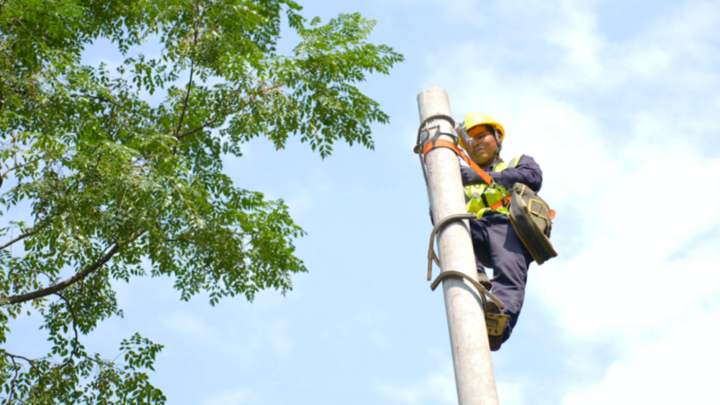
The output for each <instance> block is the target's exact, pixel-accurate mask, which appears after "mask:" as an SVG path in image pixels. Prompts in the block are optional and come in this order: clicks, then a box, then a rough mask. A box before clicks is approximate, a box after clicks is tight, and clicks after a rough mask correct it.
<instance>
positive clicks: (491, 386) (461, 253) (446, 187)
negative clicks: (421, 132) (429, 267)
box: [418, 87, 498, 405]
mask: <svg viewBox="0 0 720 405" xmlns="http://www.w3.org/2000/svg"><path fill="white" fill-rule="evenodd" d="M418 110H419V112H420V122H423V121H425V120H426V119H427V118H429V117H432V116H436V115H445V116H451V112H450V101H449V100H448V94H447V92H446V91H445V90H443V89H441V88H438V87H433V88H430V89H427V90H425V91H423V92H422V93H420V94H418ZM451 125H452V124H451V122H450V121H449V120H447V119H444V118H436V119H433V120H432V121H429V122H428V128H430V131H429V132H430V137H433V136H434V135H436V134H437V132H438V131H440V127H439V126H442V127H444V128H447V127H449V126H451ZM433 127H435V128H433ZM442 132H446V131H442ZM440 139H446V140H450V141H452V137H450V136H445V135H442V136H441V137H440ZM425 162H426V166H427V175H428V194H429V198H430V204H431V206H432V215H433V219H434V221H435V223H436V224H437V223H438V222H439V221H440V220H441V219H443V218H445V217H447V216H448V215H451V214H459V213H464V212H466V211H465V199H464V197H463V195H464V194H463V186H462V180H461V178H460V170H459V164H458V158H457V155H455V153H454V152H453V151H452V150H450V149H448V148H436V149H432V150H431V151H429V152H428V153H427V155H426V156H425ZM437 240H438V256H439V259H440V265H441V268H442V271H443V272H445V271H450V270H455V271H459V272H462V273H465V274H467V275H469V276H471V277H472V278H473V279H475V280H477V279H478V276H477V269H476V267H475V256H474V253H473V247H472V242H471V240H470V227H469V225H468V222H467V220H465V221H462V222H460V221H455V222H451V223H450V224H448V225H447V226H446V227H445V228H444V229H443V230H441V231H440V232H439V234H438V239H437ZM442 283H443V294H444V296H445V310H446V311H447V319H448V329H449V330H450V343H451V346H452V355H453V365H454V366H455V383H456V384H457V392H458V402H459V404H460V405H479V404H482V405H497V404H498V397H497V388H496V386H495V375H494V373H493V366H492V358H491V357H490V347H489V344H488V336H487V330H486V328H485V317H484V314H483V310H482V307H481V301H480V295H479V292H478V291H477V290H476V289H475V287H473V286H472V285H470V283H468V282H466V281H464V280H462V279H460V278H447V279H445V280H444V281H443V282H442Z"/></svg>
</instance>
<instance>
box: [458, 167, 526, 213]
mask: <svg viewBox="0 0 720 405" xmlns="http://www.w3.org/2000/svg"><path fill="white" fill-rule="evenodd" d="M521 158H522V156H520V157H517V158H515V159H512V160H511V161H510V163H509V164H508V163H506V162H499V163H498V164H496V165H495V167H493V169H492V171H493V172H501V171H503V170H505V169H507V168H508V167H516V166H517V165H518V163H519V162H520V159H521ZM508 195H510V194H509V193H508V191H507V190H505V187H503V186H501V185H499V184H495V183H493V184H492V185H490V186H488V185H487V184H485V183H481V184H469V185H467V186H465V202H466V203H467V205H466V208H467V212H468V213H476V214H477V217H478V218H480V217H482V216H483V215H485V213H486V212H488V211H495V212H499V213H501V214H505V215H507V213H508V209H507V207H505V206H501V207H499V208H497V209H495V210H493V209H491V208H490V207H492V206H493V205H495V204H497V203H498V202H500V201H502V200H503V199H505V197H507V196H508Z"/></svg>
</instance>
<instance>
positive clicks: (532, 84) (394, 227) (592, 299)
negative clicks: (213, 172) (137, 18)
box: [8, 0, 720, 405]
mask: <svg viewBox="0 0 720 405" xmlns="http://www.w3.org/2000/svg"><path fill="white" fill-rule="evenodd" d="M302 4H303V5H304V6H305V11H304V14H305V15H306V16H307V17H312V16H315V15H319V16H321V17H322V18H323V19H324V20H327V19H328V18H331V17H333V16H336V15H337V14H338V13H341V12H354V11H360V12H361V13H362V14H363V15H364V16H366V17H368V18H373V19H376V20H377V22H378V25H377V28H376V30H375V32H374V34H373V37H372V40H373V42H376V43H385V44H388V45H390V46H393V47H394V48H395V49H396V50H397V51H399V52H401V53H403V54H404V55H405V56H406V58H407V61H406V62H405V63H403V64H401V65H399V66H398V67H397V68H395V69H394V70H393V71H392V74H391V76H388V77H385V76H382V77H381V76H373V77H371V78H370V80H369V81H368V83H366V84H363V85H362V88H363V90H364V91H365V92H366V94H368V95H369V96H371V97H373V98H374V99H376V100H378V101H379V102H380V103H381V105H382V106H383V108H384V110H385V111H386V112H387V113H388V114H390V116H391V119H392V122H391V124H390V125H385V126H377V127H376V128H375V132H374V138H375V141H376V150H375V151H368V150H363V149H359V148H352V149H351V148H349V147H340V146H338V147H337V148H336V149H335V153H334V155H333V156H332V157H331V158H329V159H326V160H325V161H322V160H321V159H320V157H319V156H317V155H315V154H313V153H312V152H311V151H310V150H309V147H308V146H307V145H303V144H300V143H299V142H297V141H294V142H291V144H290V145H289V146H288V148H287V149H286V150H282V151H275V150H274V149H273V147H272V145H271V144H270V143H269V142H266V141H264V140H255V141H253V142H251V143H250V144H248V145H246V146H245V148H244V153H245V156H244V157H243V158H242V159H227V160H226V171H227V172H228V173H230V174H231V175H232V176H233V178H234V179H235V181H236V184H238V185H239V186H241V187H244V188H247V189H250V190H258V191H263V192H265V193H266V194H267V196H269V197H271V198H283V199H285V200H286V202H287V203H288V205H289V206H290V208H291V212H292V214H293V216H294V218H295V219H296V221H297V222H299V223H300V224H301V225H302V226H303V227H304V228H305V229H306V231H308V233H309V234H308V236H307V237H305V238H302V239H301V240H299V241H298V242H297V245H298V255H299V256H300V257H301V258H302V259H304V260H305V262H306V264H307V266H308V268H309V269H310V272H309V273H308V274H302V275H299V276H296V277H295V278H294V285H295V288H294V291H292V292H290V293H289V294H287V296H285V297H283V296H281V295H280V294H279V293H277V292H274V291H269V292H264V293H261V294H260V295H259V296H258V297H257V299H256V300H255V302H253V303H247V302H245V301H243V300H242V299H241V298H238V299H226V300H224V301H222V302H221V303H220V304H219V305H218V306H216V307H214V308H213V307H210V306H209V304H208V303H207V299H206V298H205V297H196V298H194V299H193V300H192V301H191V302H189V303H185V302H181V301H180V300H179V294H178V293H177V292H176V291H174V290H173V289H172V283H173V280H169V279H139V280H138V279H136V280H133V281H132V282H131V283H130V284H124V283H117V285H116V288H117V289H118V291H119V300H120V305H121V306H122V307H123V308H124V309H125V318H124V319H112V320H110V321H108V322H105V323H104V324H103V325H101V326H100V327H99V328H98V330H97V331H95V332H94V333H93V334H92V335H90V336H88V337H86V338H85V343H86V346H87V348H88V349H89V350H96V351H101V352H102V353H104V354H105V356H106V357H108V358H112V357H113V356H114V355H116V354H117V353H118V352H117V347H118V345H119V342H120V340H122V339H123V338H127V337H129V336H131V335H132V334H133V333H134V332H136V331H139V332H141V333H142V334H143V335H144V336H146V337H148V338H150V339H152V340H154V341H156V342H160V343H163V344H164V345H165V349H164V350H163V352H162V354H161V355H160V356H159V358H158V361H157V364H156V370H157V372H156V373H152V376H151V378H152V380H153V382H154V383H155V384H156V385H157V386H159V387H160V388H162V389H163V391H164V392H165V394H166V395H167V396H168V399H169V403H170V404H202V405H245V404H248V405H249V404H253V405H254V404H337V403H343V404H370V403H372V404H398V405H405V404H407V405H420V404H453V403H456V402H457V398H456V393H455V384H454V376H453V369H452V361H451V354H450V347H449V338H448V334H447V323H446V319H445V310H444V304H443V299H442V293H441V292H440V291H436V292H435V293H432V292H431V291H430V288H429V283H427V282H426V281H425V266H426V262H425V260H426V251H425V249H426V246H427V237H428V235H429V232H430V230H431V225H430V223H429V220H428V215H427V196H426V193H425V187H424V184H423V179H422V174H421V172H420V168H419V164H418V161H417V157H416V156H415V155H414V154H413V153H412V146H413V143H414V141H415V135H416V130H417V126H418V123H419V122H418V115H417V103H416V96H417V94H418V93H419V92H420V91H422V90H424V89H426V88H429V87H432V86H439V87H442V88H444V89H446V90H447V91H448V93H449V95H450V102H451V107H452V110H453V115H454V117H455V118H456V119H461V118H462V117H463V116H464V114H465V113H466V112H469V111H484V112H487V113H490V114H491V115H493V116H494V117H495V118H496V119H498V120H499V121H500V122H501V123H502V124H503V125H504V126H505V129H506V132H507V137H506V143H505V146H504V149H503V155H504V156H505V157H506V158H510V157H514V156H518V155H520V154H528V155H531V156H533V157H534V158H535V159H536V160H537V161H538V163H539V164H540V165H541V167H542V168H543V171H544V179H545V180H544V185H543V189H542V192H541V195H542V196H543V197H544V198H545V199H546V200H547V201H548V202H549V203H550V204H551V205H552V206H553V208H555V209H556V210H557V212H558V216H557V218H556V221H555V227H554V229H553V242H554V244H555V246H556V249H557V250H558V252H559V253H560V257H559V258H556V259H553V260H551V261H550V262H548V263H546V264H544V265H543V266H542V267H539V266H537V265H535V264H533V265H532V267H531V269H530V275H529V284H528V291H527V297H526V301H525V307H524V309H523V313H522V315H521V317H520V321H519V324H518V327H517V328H516V329H515V331H514V333H513V337H512V339H511V340H510V341H508V342H507V343H506V344H505V345H504V346H503V348H502V350H501V351H499V352H496V353H494V354H493V362H494V367H495V372H496V379H497V382H498V389H499V395H500V402H501V403H502V404H503V405H510V404H513V405H515V404H517V405H519V404H565V405H574V404H583V405H587V404H601V403H602V404H604V403H660V404H664V403H693V404H716V403H718V402H719V401H720V393H719V392H718V391H717V388H716V384H717V383H716V381H717V380H718V378H719V377H720V370H718V366H717V364H719V363H720V345H718V344H717V342H718V341H720V265H719V264H718V263H719V262H720V248H719V247H720V213H719V210H717V208H716V207H717V206H718V201H720V188H719V187H717V185H718V184H720V137H719V136H718V135H719V134H720V120H719V119H718V117H720V73H719V72H720V30H718V29H717V27H718V26H720V3H718V2H702V1H676V2H658V1H646V0H641V1H633V2H620V1H570V0H546V1H543V2H539V1H529V0H527V1H526V0H512V1H494V2H493V1H470V0H447V1H445V2H442V3H440V2H437V1H429V0H428V1H425V0H384V1H380V0H367V1H365V2H364V3H363V4H360V2H350V1H320V0H312V1H303V2H302ZM293 41H294V38H293V36H292V35H287V36H286V38H284V42H283V44H282V45H283V46H285V47H291V46H292V43H293ZM114 57H115V56H113V55H111V54H106V53H105V51H104V49H102V48H101V47H96V48H94V49H91V50H90V52H88V55H87V60H88V63H93V64H96V63H97V62H99V61H109V62H112V60H113V59H112V58H114ZM11 327H13V331H14V333H13V335H12V336H11V339H10V342H9V345H8V347H14V348H16V351H18V352H22V351H23V350H25V351H24V353H27V352H28V350H29V351H32V350H35V349H37V348H38V347H40V346H41V345H42V340H43V339H44V337H45V335H44V334H43V333H39V332H38V331H37V330H36V327H37V325H36V323H34V322H33V320H32V319H21V320H19V321H18V322H17V323H16V324H14V325H11ZM38 354H39V353H38Z"/></svg>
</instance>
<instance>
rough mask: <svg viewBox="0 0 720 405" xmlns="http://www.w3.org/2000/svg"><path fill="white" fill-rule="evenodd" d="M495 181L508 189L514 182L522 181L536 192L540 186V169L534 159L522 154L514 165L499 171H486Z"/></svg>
mask: <svg viewBox="0 0 720 405" xmlns="http://www.w3.org/2000/svg"><path fill="white" fill-rule="evenodd" d="M488 174H489V175H490V176H491V177H492V178H493V180H495V182H496V183H498V184H500V185H501V186H503V187H505V188H506V189H508V190H510V188H511V187H512V186H513V184H515V183H523V184H526V185H527V186H528V187H530V188H531V189H532V190H533V191H535V192H536V193H537V192H538V191H540V187H542V170H540V165H538V164H537V162H535V159H533V158H531V157H530V156H525V155H523V156H522V157H521V158H520V161H519V162H518V165H517V166H515V167H509V168H507V169H505V170H503V171H501V172H490V173H488Z"/></svg>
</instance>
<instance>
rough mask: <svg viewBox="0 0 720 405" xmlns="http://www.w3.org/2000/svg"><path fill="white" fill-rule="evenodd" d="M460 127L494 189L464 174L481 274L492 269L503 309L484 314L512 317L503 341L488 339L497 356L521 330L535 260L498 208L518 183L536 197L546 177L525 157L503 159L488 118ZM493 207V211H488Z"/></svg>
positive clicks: (501, 132)
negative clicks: (516, 329) (518, 326)
mask: <svg viewBox="0 0 720 405" xmlns="http://www.w3.org/2000/svg"><path fill="white" fill-rule="evenodd" d="M460 125H462V126H463V127H464V128H465V130H466V131H467V134H468V135H469V139H468V138H466V141H467V142H462V141H461V142H460V146H462V147H463V148H464V149H465V150H466V151H467V152H468V155H469V156H470V158H471V159H472V160H473V161H474V162H475V163H477V165H478V166H480V168H482V169H483V170H484V171H485V172H487V173H488V174H489V175H490V177H492V180H493V184H492V185H487V183H485V182H484V181H483V180H482V179H481V178H480V176H479V175H478V174H477V173H476V172H475V171H474V170H473V169H472V168H470V167H468V166H461V168H460V170H461V175H462V182H463V186H464V187H465V197H466V202H467V210H468V212H469V213H476V214H477V219H473V220H470V221H469V222H470V232H471V238H472V244H473V250H474V253H475V261H476V264H477V269H478V272H480V273H483V274H484V273H485V268H486V267H490V268H492V269H493V278H492V288H491V292H492V293H493V295H495V297H497V298H498V299H499V300H500V301H501V302H502V303H503V304H504V306H503V308H502V309H500V308H499V307H498V305H497V304H495V303H494V302H492V301H489V300H488V303H487V304H488V305H487V307H486V312H487V313H498V314H499V313H502V314H505V315H508V316H509V320H508V322H506V324H505V329H504V330H503V333H502V335H501V336H492V335H489V336H488V337H489V343H490V350H493V351H496V350H499V349H500V346H501V345H502V343H503V342H505V341H506V340H507V339H508V338H509V337H510V334H511V333H512V331H513V328H514V327H515V325H516V324H517V320H518V317H519V316H520V310H521V309H522V305H523V300H524V298H525V284H526V282H527V276H528V269H529V267H530V263H531V262H532V261H533V258H532V256H531V255H530V252H529V251H528V250H527V248H526V247H525V246H524V245H523V242H522V241H521V240H520V238H519V237H518V235H517V233H516V232H515V229H514V228H513V226H512V225H511V223H510V219H509V218H508V209H507V207H505V206H502V205H501V206H499V207H498V206H497V205H495V203H497V202H499V201H502V199H503V198H505V197H507V196H508V195H509V194H508V191H507V190H510V189H511V188H512V186H513V184H515V183H523V184H525V185H527V186H528V187H530V188H531V189H532V190H534V191H535V192H538V191H539V190H540V186H541V185H542V171H541V170H540V166H539V165H538V164H537V163H536V162H535V160H534V159H533V158H531V157H530V156H525V155H523V156H521V157H519V158H515V159H513V160H511V161H509V162H505V161H503V160H502V159H501V158H500V150H501V149H502V143H503V140H504V139H505V129H504V128H503V126H502V125H500V123H498V122H497V121H495V120H494V119H493V118H492V117H490V116H489V115H487V114H483V113H475V112H472V113H469V114H467V115H466V116H465V120H464V121H463V122H462V123H460ZM465 143H469V144H467V145H466V144H465ZM493 205H495V207H496V208H495V209H492V208H490V207H491V206H493ZM485 279H487V277H485Z"/></svg>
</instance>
